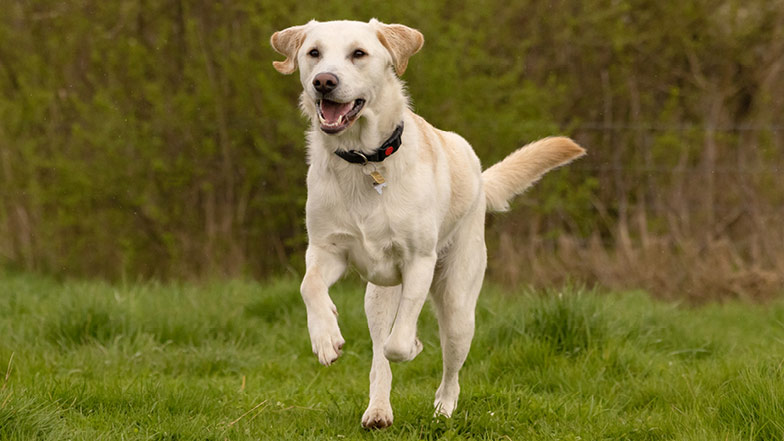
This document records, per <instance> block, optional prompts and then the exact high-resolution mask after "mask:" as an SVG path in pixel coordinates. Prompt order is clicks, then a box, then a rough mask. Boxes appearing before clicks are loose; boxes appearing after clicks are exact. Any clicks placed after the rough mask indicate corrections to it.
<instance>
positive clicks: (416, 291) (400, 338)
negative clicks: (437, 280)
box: [384, 251, 436, 362]
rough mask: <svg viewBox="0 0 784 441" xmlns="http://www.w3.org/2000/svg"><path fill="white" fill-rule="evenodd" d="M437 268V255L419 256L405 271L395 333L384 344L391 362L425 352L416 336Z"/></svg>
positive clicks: (393, 328)
mask: <svg viewBox="0 0 784 441" xmlns="http://www.w3.org/2000/svg"><path fill="white" fill-rule="evenodd" d="M435 266H436V253H435V251H434V252H433V253H432V254H427V255H422V256H416V257H414V258H413V259H412V260H411V261H410V262H408V264H407V265H406V267H405V268H403V292H402V295H401V296H400V303H399V304H398V307H397V317H395V323H394V325H392V331H391V332H390V334H389V338H387V341H386V343H384V356H386V357H387V360H389V361H396V362H401V361H409V360H413V359H414V357H416V356H417V355H419V353H420V352H422V342H420V341H419V339H418V338H417V336H416V326H417V320H418V319H419V313H420V312H421V311H422V306H423V305H424V304H425V300H426V299H427V293H428V291H429V290H430V285H431V282H432V281H433V272H434V270H435Z"/></svg>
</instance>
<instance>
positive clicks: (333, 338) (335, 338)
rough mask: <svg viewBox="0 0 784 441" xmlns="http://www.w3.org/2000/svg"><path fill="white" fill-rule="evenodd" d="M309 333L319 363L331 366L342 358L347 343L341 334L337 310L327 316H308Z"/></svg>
mask: <svg viewBox="0 0 784 441" xmlns="http://www.w3.org/2000/svg"><path fill="white" fill-rule="evenodd" d="M333 308H334V307H333ZM308 332H309V333H310V343H311V345H312V348H313V353H314V354H316V356H317V357H318V359H319V363H321V364H323V365H324V366H329V365H330V364H332V363H334V362H335V360H337V359H338V357H340V354H341V350H342V349H343V345H344V344H345V343H346V341H345V340H343V336H342V335H341V334H340V328H339V327H338V319H337V310H336V309H333V310H332V311H331V313H330V312H327V313H326V314H320V315H317V314H312V315H311V314H308Z"/></svg>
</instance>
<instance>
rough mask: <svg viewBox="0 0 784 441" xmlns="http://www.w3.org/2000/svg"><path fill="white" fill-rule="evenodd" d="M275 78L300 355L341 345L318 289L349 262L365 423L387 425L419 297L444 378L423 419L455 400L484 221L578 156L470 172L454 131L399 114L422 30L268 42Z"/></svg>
mask: <svg viewBox="0 0 784 441" xmlns="http://www.w3.org/2000/svg"><path fill="white" fill-rule="evenodd" d="M271 43H272V47H273V48H274V49H275V50H276V51H278V52H279V53H281V54H282V55H285V57H286V59H285V60H284V61H276V62H274V63H273V64H274V66H275V68H276V69H277V70H278V71H279V72H281V73H283V74H291V73H294V72H295V71H296V70H297V69H299V72H300V81H301V83H302V87H303V91H302V95H301V97H300V107H301V109H302V111H303V112H304V113H305V114H306V115H307V116H308V117H310V120H311V127H310V129H309V130H308V132H307V144H308V147H307V148H308V157H309V165H310V168H309V170H308V177H307V185H308V199H307V205H306V224H307V230H308V249H307V254H306V258H305V261H306V272H305V277H304V280H303V281H302V286H301V293H302V298H303V300H304V302H305V306H306V308H307V317H308V331H309V333H310V339H311V343H312V347H313V352H314V353H315V354H316V355H317V356H318V359H319V361H320V362H321V363H322V364H324V365H329V364H331V363H332V362H334V361H335V360H336V359H337V358H338V357H339V356H340V354H341V349H342V347H343V344H344V340H343V337H342V335H341V334H340V329H339V328H338V320H337V309H336V308H335V305H334V303H333V302H332V300H331V299H330V297H329V293H328V289H329V287H330V286H331V285H332V284H333V283H335V281H337V280H338V278H340V277H341V275H342V274H343V273H344V271H345V270H346V267H347V265H348V263H349V262H351V263H352V264H353V265H354V266H355V267H356V268H357V270H358V271H359V272H360V274H361V275H362V276H363V277H364V278H365V279H366V280H367V281H368V284H367V289H366V292H365V312H366V314H367V319H368V327H369V329H370V335H371V337H372V340H373V362H372V365H371V368H370V403H369V405H368V408H367V410H366V411H365V413H364V415H363V416H362V425H363V426H364V427H387V426H389V425H390V424H392V407H391V405H390V401H389V393H390V388H391V384H392V372H391V370H390V366H389V362H390V361H393V362H402V361H408V360H411V359H413V358H414V357H416V356H417V354H419V352H420V351H421V350H422V344H421V343H420V341H419V340H418V339H417V333H416V326H417V319H418V317H419V313H420V312H421V310H422V306H423V304H424V303H425V299H426V298H427V296H428V293H432V294H431V297H432V301H433V305H434V306H435V311H436V315H437V317H438V325H439V330H440V337H441V348H442V351H443V378H442V380H441V385H440V386H439V388H438V390H437V391H436V396H435V411H436V413H437V414H442V415H446V416H450V415H451V414H452V412H453V411H454V409H455V406H456V405H457V398H458V394H459V393H460V386H459V384H458V371H459V370H460V368H461V367H462V365H463V362H464V361H465V359H466V356H467V355H468V350H469V348H470V346H471V339H472V338H473V334H474V310H475V306H476V300H477V296H478V295H479V291H480V288H481V286H482V280H483V278H484V273H485V266H486V261H487V252H486V249H485V239H484V226H485V212H486V210H490V211H503V210H505V209H507V208H508V203H509V200H510V199H512V198H513V197H514V196H515V195H517V194H520V193H522V192H523V191H524V190H525V189H526V188H527V187H528V186H530V185H531V184H533V183H534V182H535V181H536V180H538V179H539V178H540V177H541V176H542V175H543V174H544V173H546V172H547V171H549V170H550V169H552V168H554V167H557V166H559V165H563V164H566V163H567V162H569V161H571V160H573V159H575V158H577V157H579V156H581V155H583V154H584V153H585V152H584V150H583V149H582V148H580V147H579V146H578V145H577V144H575V143H574V142H572V140H570V139H568V138H563V137H555V138H545V139H542V140H540V141H536V142H534V143H531V144H529V145H527V146H525V147H523V148H521V149H519V150H517V151H515V152H514V153H512V154H511V155H509V156H508V157H507V158H506V159H504V160H503V161H501V162H500V163H498V164H496V165H494V166H492V167H490V168H489V169H487V170H485V171H484V172H482V168H481V165H480V163H479V158H477V156H476V154H475V153H474V151H473V149H472V148H471V146H470V145H469V144H468V142H466V140H464V139H463V138H461V137H460V136H459V135H457V134H455V133H451V132H444V131H441V130H438V129H436V128H435V127H433V126H431V125H430V124H428V123H427V121H425V120H424V119H422V118H421V117H420V116H418V115H416V114H415V113H414V112H412V111H411V109H410V108H409V99H408V96H407V95H406V92H405V88H404V85H403V82H402V81H401V80H400V78H399V76H400V75H402V74H403V72H404V71H405V70H406V66H407V64H408V59H409V57H411V56H412V55H414V54H415V53H416V52H418V51H419V49H420V48H421V47H422V44H423V43H424V38H423V37H422V34H421V33H420V32H419V31H417V30H415V29H411V28H409V27H406V26H403V25H398V24H392V25H388V24H384V23H381V22H379V21H377V20H375V19H373V20H370V22H368V23H363V22H355V21H332V22H323V23H320V22H317V21H311V22H309V23H307V24H305V25H302V26H294V27H290V28H288V29H284V30H282V31H280V32H276V33H275V34H274V35H272V39H271Z"/></svg>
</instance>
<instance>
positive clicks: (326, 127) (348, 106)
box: [316, 98, 365, 134]
mask: <svg viewBox="0 0 784 441" xmlns="http://www.w3.org/2000/svg"><path fill="white" fill-rule="evenodd" d="M316 104H317V106H318V116H319V122H321V130H322V131H324V132H325V133H329V134H335V133H338V132H341V131H343V130H345V129H346V128H348V127H349V126H350V125H351V124H352V123H353V122H354V120H356V119H357V116H358V115H359V111H360V110H362V107H364V106H365V100H363V99H362V98H357V99H355V100H354V101H351V102H348V103H338V102H335V101H330V100H327V99H322V100H319V101H318V102H317V103H316Z"/></svg>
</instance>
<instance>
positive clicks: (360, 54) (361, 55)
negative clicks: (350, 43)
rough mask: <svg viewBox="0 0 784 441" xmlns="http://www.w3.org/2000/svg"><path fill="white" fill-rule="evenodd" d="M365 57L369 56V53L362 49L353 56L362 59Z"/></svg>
mask: <svg viewBox="0 0 784 441" xmlns="http://www.w3.org/2000/svg"><path fill="white" fill-rule="evenodd" d="M365 55H367V52H365V51H363V50H362V49H357V50H355V51H354V53H353V54H351V56H352V57H353V58H362V57H364V56H365Z"/></svg>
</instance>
